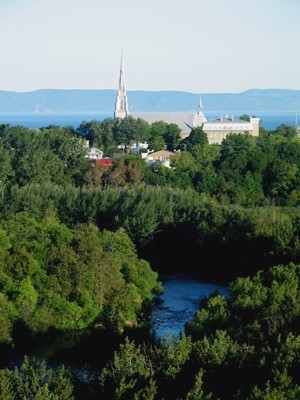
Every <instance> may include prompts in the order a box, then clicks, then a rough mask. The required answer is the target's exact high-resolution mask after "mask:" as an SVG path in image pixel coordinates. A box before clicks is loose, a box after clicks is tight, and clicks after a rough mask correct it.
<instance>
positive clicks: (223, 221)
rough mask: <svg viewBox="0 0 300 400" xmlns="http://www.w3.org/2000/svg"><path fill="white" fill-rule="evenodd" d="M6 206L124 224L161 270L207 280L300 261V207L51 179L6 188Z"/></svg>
mask: <svg viewBox="0 0 300 400" xmlns="http://www.w3.org/2000/svg"><path fill="white" fill-rule="evenodd" d="M0 211H1V213H2V219H3V220H6V219H8V218H11V216H12V215H18V213H22V212H26V213H27V214H28V215H30V216H31V217H33V218H35V219H37V220H39V221H40V220H43V219H44V218H46V217H47V216H48V215H49V214H50V215H51V214H52V215H56V217H57V218H58V220H59V221H61V222H62V223H63V224H66V225H67V226H69V227H70V228H72V227H74V228H75V227H77V226H78V224H79V225H80V224H90V223H92V224H94V225H96V226H97V227H98V228H99V229H100V230H103V229H107V230H110V231H117V230H118V229H120V228H123V229H125V230H126V232H127V233H128V235H129V236H130V238H131V240H132V241H133V242H134V243H135V245H136V246H137V250H138V252H139V255H140V256H142V257H143V258H145V259H147V260H150V261H151V263H152V266H153V267H155V268H156V269H159V270H162V269H164V268H165V269H168V268H169V269H170V268H171V269H173V270H174V269H180V270H183V271H184V270H185V271H187V270H191V269H192V270H194V271H195V272H197V273H198V274H199V275H200V276H202V277H203V278H206V279H208V278H209V279H220V280H222V279H223V280H229V279H232V278H233V277H235V276H243V275H244V276H245V275H247V274H250V275H253V274H254V273H255V271H257V269H258V267H259V268H268V267H270V266H272V265H276V264H277V263H278V262H280V263H288V262H299V261H300V247H299V240H298V238H299V235H300V231H299V229H300V228H299V227H300V225H299V221H300V208H299V207H274V206H273V207H271V206H269V207H247V208H245V207H241V206H238V205H220V204H219V203H217V202H216V200H213V199H211V198H209V197H206V196H204V195H201V194H198V193H197V192H195V191H193V190H186V191H183V190H181V189H173V188H170V187H165V188H159V187H147V186H145V187H133V188H107V189H105V190H101V189H85V188H83V189H81V188H75V187H67V188H63V187H59V186H56V185H53V184H49V183H48V184H44V185H27V186H26V187H23V188H19V187H16V186H13V187H11V188H9V187H5V186H2V188H1V190H0Z"/></svg>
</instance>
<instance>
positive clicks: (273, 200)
mask: <svg viewBox="0 0 300 400" xmlns="http://www.w3.org/2000/svg"><path fill="white" fill-rule="evenodd" d="M0 137H1V140H0V180H1V182H4V183H7V184H9V185H12V184H17V185H19V186H25V185H27V184H32V183H42V182H43V183H44V182H53V183H56V184H57V185H63V186H66V185H75V186H77V187H87V188H95V187H98V188H102V189H105V188H107V187H128V186H140V185H147V186H162V187H166V186H171V187H173V188H180V189H183V190H186V189H189V188H190V189H192V190H195V191H196V192H198V193H204V194H206V195H207V196H210V197H212V198H214V199H216V200H217V201H218V202H219V203H221V204H239V205H241V206H245V207H250V206H268V205H279V206H297V205H299V203H300V196H299V193H300V172H299V171H300V161H299V160H300V140H299V138H298V136H297V130H296V128H293V127H288V126H285V125H281V126H280V127H278V128H277V129H276V130H275V131H264V130H261V133H260V136H259V138H258V139H257V138H254V137H252V136H249V135H244V134H236V135H228V137H227V138H226V139H225V140H224V141H223V142H222V144H221V145H209V144H208V142H207V136H206V134H205V133H204V132H203V131H202V129H201V128H196V129H194V130H192V132H191V134H190V136H189V137H187V138H186V139H184V140H182V141H180V130H179V128H178V127H177V126H176V125H174V124H167V123H165V122H163V121H159V122H156V123H154V124H152V125H148V124H147V122H145V121H143V120H139V119H138V120H135V119H133V118H132V117H130V118H129V117H128V118H125V119H122V120H119V119H117V120H110V119H107V120H104V121H102V122H97V121H92V122H89V123H87V122H84V123H82V124H81V125H80V126H79V127H78V128H77V129H76V130H75V129H74V128H73V127H64V128H60V127H57V126H49V127H45V128H41V129H40V130H39V131H33V130H29V129H27V128H23V127H10V126H8V125H1V126H0ZM83 139H84V140H83ZM86 140H88V141H89V143H90V145H91V146H92V145H97V146H99V147H100V148H102V149H103V150H104V152H105V155H112V154H113V153H114V152H120V149H118V145H122V146H125V144H126V146H127V150H126V151H127V152H131V151H132V149H131V147H130V146H131V144H133V143H139V142H140V141H142V140H148V142H149V143H150V147H149V148H150V149H153V150H159V149H163V148H169V149H171V150H177V152H176V155H175V157H174V158H173V159H172V168H166V167H164V166H163V165H160V164H158V165H156V166H154V168H151V167H149V166H148V165H147V164H146V163H145V162H144V161H143V160H142V158H141V157H139V156H137V155H136V156H135V155H132V154H131V155H128V153H125V155H126V154H127V155H126V156H125V157H121V158H120V159H119V160H118V161H117V162H116V163H115V165H114V166H113V167H112V168H111V169H108V168H107V167H103V166H96V167H92V166H90V165H89V163H88V161H87V157H86V156H87V151H88V148H87V142H86Z"/></svg>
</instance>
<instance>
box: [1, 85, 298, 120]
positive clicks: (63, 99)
mask: <svg viewBox="0 0 300 400" xmlns="http://www.w3.org/2000/svg"><path fill="white" fill-rule="evenodd" d="M116 94H117V91H116V90H110V89H109V90H56V89H42V90H37V91H34V92H24V93H20V92H6V91H0V114H3V113H85V112H87V113H88V112H99V113H111V114H112V113H113V111H114V105H115V99H116ZM127 95H128V102H129V111H132V112H134V111H136V112H138V111H141V112H195V111H197V109H198V106H199V94H195V93H189V92H181V91H156V92H153V91H141V90H139V91H128V92H127ZM202 103H203V111H204V113H205V111H207V112H208V111H215V112H226V113H229V114H231V113H237V112H248V113H255V112H260V113H261V112H274V113H280V112H295V113H296V112H299V113H300V90H284V89H250V90H247V91H245V92H242V93H203V94H202Z"/></svg>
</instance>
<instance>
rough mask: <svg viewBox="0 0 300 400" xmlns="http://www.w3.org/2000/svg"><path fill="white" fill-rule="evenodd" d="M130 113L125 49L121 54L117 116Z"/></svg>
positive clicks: (121, 116) (124, 115)
mask: <svg viewBox="0 0 300 400" xmlns="http://www.w3.org/2000/svg"><path fill="white" fill-rule="evenodd" d="M128 114H129V111H128V100H127V96H126V82H125V75H124V57H123V50H122V55H121V67H120V78H119V90H118V95H117V99H116V105H115V118H125V117H127V116H128Z"/></svg>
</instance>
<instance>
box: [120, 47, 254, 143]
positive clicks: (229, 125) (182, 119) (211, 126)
mask: <svg viewBox="0 0 300 400" xmlns="http://www.w3.org/2000/svg"><path fill="white" fill-rule="evenodd" d="M128 115H131V116H132V117H133V118H141V119H143V120H145V121H147V122H148V123H149V124H153V123H154V122H157V121H164V122H166V123H168V124H176V125H178V126H179V128H180V129H181V137H182V139H184V138H186V137H188V136H189V134H190V132H191V130H192V129H193V128H196V127H202V129H203V131H204V132H205V133H206V134H207V139H208V143H209V144H220V143H221V142H222V140H223V139H225V138H226V136H227V135H228V134H230V133H233V134H237V133H244V134H245V133H248V134H249V135H252V136H255V137H257V136H258V135H259V122H260V119H259V118H255V117H250V121H245V120H242V119H239V118H236V117H234V116H231V117H229V116H228V115H225V116H224V117H222V116H220V118H217V119H214V120H210V121H208V120H207V119H206V117H205V115H204V113H203V107H202V99H201V96H200V103H199V110H198V112H197V113H190V112H186V113H184V112H174V113H172V112H165V113H163V112H154V113H151V112H133V113H131V114H129V110H128V99H127V95H126V82H125V73H124V59H123V52H122V56H121V68H120V77H119V90H118V94H117V99H116V104H115V112H114V117H115V118H125V117H127V116H128Z"/></svg>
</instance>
